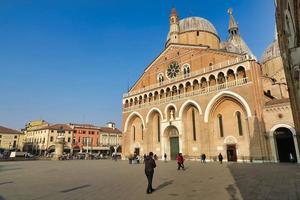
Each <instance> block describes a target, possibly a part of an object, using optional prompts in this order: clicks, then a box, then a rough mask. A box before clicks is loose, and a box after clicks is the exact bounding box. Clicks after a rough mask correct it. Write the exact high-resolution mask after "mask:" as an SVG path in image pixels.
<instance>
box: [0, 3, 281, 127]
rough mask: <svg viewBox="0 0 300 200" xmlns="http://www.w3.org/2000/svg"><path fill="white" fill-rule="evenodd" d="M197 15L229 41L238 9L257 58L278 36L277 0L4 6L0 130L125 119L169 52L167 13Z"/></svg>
mask: <svg viewBox="0 0 300 200" xmlns="http://www.w3.org/2000/svg"><path fill="white" fill-rule="evenodd" d="M172 6H175V7H176V9H177V11H178V13H179V16H180V18H184V17H188V16H200V17H203V18H206V19H208V20H209V21H211V22H212V23H213V24H214V26H215V27H216V29H217V31H218V33H219V35H220V37H221V39H222V40H225V39H226V38H227V36H228V35H227V28H228V15H227V9H228V8H229V7H232V8H233V13H234V16H235V19H236V21H237V22H238V24H239V27H240V32H241V35H242V37H243V38H244V40H245V41H246V42H247V44H248V45H249V47H250V48H251V49H252V51H253V52H254V54H255V55H256V56H257V57H258V58H260V57H261V55H262V53H263V51H264V49H265V48H266V47H267V46H268V45H269V44H270V43H271V42H272V40H273V38H274V23H275V22H274V20H275V19H274V3H273V1H272V0H263V1H262V0H251V1H247V0H209V1H208V0H188V1H183V0H177V1H176V0H143V1H141V0H126V1H125V0H123V1H120V0H88V1H87V0H81V1H79V0H78V1H76V0H43V1H40V0H30V1H27V0H18V1H17V0H12V1H0V69H1V71H0V91H1V93H0V125H4V126H8V127H11V128H17V129H19V128H22V127H24V124H25V123H27V122H28V121H30V120H35V119H45V120H46V121H48V122H50V123H58V122H62V123H68V122H79V123H93V124H97V125H104V124H105V123H106V122H108V121H115V122H116V123H117V126H118V127H121V122H122V109H121V107H122V94H123V93H125V92H126V91H127V89H128V86H131V85H132V84H133V83H134V82H135V81H136V80H137V79H138V77H139V76H140V75H141V73H142V72H143V70H144V68H145V67H146V66H147V65H148V64H149V63H150V62H151V61H152V60H153V59H154V58H155V57H156V56H157V55H158V54H159V53H160V52H161V51H162V50H163V49H164V43H165V39H166V36H167V33H168V29H169V21H168V20H169V19H168V17H169V14H170V10H171V8H172Z"/></svg>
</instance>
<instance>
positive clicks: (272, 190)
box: [226, 163, 300, 200]
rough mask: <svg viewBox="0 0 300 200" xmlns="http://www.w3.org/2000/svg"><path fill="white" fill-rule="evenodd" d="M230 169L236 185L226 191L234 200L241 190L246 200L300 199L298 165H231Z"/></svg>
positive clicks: (299, 170) (299, 169) (230, 186)
mask: <svg viewBox="0 0 300 200" xmlns="http://www.w3.org/2000/svg"><path fill="white" fill-rule="evenodd" d="M228 169H229V171H230V173H231V175H232V177H233V178H234V181H235V184H233V185H229V186H228V187H227V188H226V190H227V191H228V193H229V195H230V196H231V197H232V198H233V199H234V195H235V194H236V193H237V189H238V190H239V192H240V194H241V196H242V198H243V199H244V200H253V199H255V200H260V199H261V200H264V199H272V200H275V199H278V200H283V199H300V195H299V194H300V189H299V187H298V186H299V184H300V177H299V176H297V172H300V168H299V166H297V165H292V164H290V165H284V164H272V163H269V164H268V163H265V164H231V165H228Z"/></svg>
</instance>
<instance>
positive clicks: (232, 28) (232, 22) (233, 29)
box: [227, 8, 239, 35]
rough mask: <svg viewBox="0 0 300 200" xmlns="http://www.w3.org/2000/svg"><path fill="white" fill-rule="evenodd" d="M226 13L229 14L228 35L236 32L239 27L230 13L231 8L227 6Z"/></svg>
mask: <svg viewBox="0 0 300 200" xmlns="http://www.w3.org/2000/svg"><path fill="white" fill-rule="evenodd" d="M227 12H228V14H229V17H230V19H229V27H228V32H229V33H230V35H236V34H238V30H239V27H238V25H237V23H236V21H235V19H234V17H233V15H232V8H229V9H228V11H227Z"/></svg>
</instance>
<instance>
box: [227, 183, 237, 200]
mask: <svg viewBox="0 0 300 200" xmlns="http://www.w3.org/2000/svg"><path fill="white" fill-rule="evenodd" d="M226 190H227V192H228V193H229V195H230V200H238V198H237V197H236V195H237V191H236V188H235V187H234V185H232V184H231V185H228V186H227V188H226Z"/></svg>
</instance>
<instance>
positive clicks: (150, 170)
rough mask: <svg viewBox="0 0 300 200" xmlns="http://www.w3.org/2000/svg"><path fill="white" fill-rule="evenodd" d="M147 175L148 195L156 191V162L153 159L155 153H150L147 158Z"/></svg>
mask: <svg viewBox="0 0 300 200" xmlns="http://www.w3.org/2000/svg"><path fill="white" fill-rule="evenodd" d="M144 162H145V175H146V177H147V180H148V187H147V194H150V193H152V192H153V191H154V189H153V187H152V180H153V174H154V168H155V167H156V163H155V160H154V159H153V153H152V152H150V153H149V155H148V156H147V157H146V158H145V161H144Z"/></svg>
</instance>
